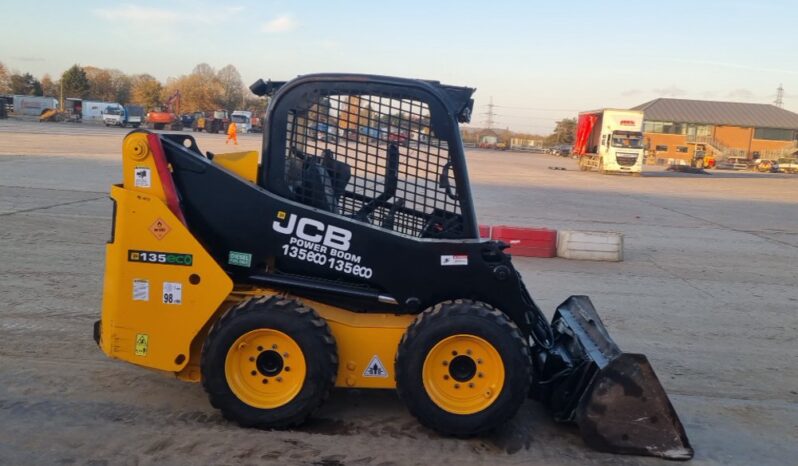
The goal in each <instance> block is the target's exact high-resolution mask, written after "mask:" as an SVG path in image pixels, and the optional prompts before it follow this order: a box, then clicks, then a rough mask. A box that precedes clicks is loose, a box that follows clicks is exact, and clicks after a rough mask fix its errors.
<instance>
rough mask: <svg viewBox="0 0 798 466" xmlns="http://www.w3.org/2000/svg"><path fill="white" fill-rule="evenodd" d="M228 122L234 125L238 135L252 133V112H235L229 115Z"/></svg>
mask: <svg viewBox="0 0 798 466" xmlns="http://www.w3.org/2000/svg"><path fill="white" fill-rule="evenodd" d="M230 121H232V122H233V123H235V124H236V129H237V130H238V132H239V133H249V132H252V112H248V111H246V110H236V111H234V112H233V113H232V114H231V115H230Z"/></svg>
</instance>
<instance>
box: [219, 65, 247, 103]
mask: <svg viewBox="0 0 798 466" xmlns="http://www.w3.org/2000/svg"><path fill="white" fill-rule="evenodd" d="M216 77H217V79H218V80H219V83H220V84H221V85H222V95H221V102H220V103H221V105H222V107H224V108H225V109H227V111H229V112H232V111H233V110H235V109H236V108H241V107H242V106H243V105H244V83H243V82H242V81H241V74H239V72H238V70H237V69H236V67H235V66H233V65H227V66H225V67H224V68H222V69H220V70H219V72H218V73H217V74H216Z"/></svg>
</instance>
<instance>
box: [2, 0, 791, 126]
mask: <svg viewBox="0 0 798 466" xmlns="http://www.w3.org/2000/svg"><path fill="white" fill-rule="evenodd" d="M3 4H4V5H3V8H2V11H3V12H2V14H0V62H3V63H5V65H6V66H7V67H8V68H10V69H11V70H14V71H19V72H30V73H32V74H33V75H35V76H37V77H41V76H42V75H43V74H44V73H49V74H51V75H52V76H59V75H60V74H61V73H62V72H63V71H64V70H65V69H67V68H68V67H69V66H71V65H72V64H74V63H78V64H80V65H84V66H85V65H92V66H97V67H100V68H116V69H119V70H121V71H123V72H125V73H128V74H137V73H149V74H151V75H153V76H155V77H156V78H158V79H160V80H162V81H165V80H166V79H167V78H168V77H176V76H180V75H183V74H188V73H190V72H191V70H192V68H193V67H194V66H195V65H197V64H198V63H203V62H204V63H208V64H210V65H211V66H213V67H214V68H216V69H218V68H221V67H223V66H225V65H227V64H233V65H234V66H235V67H236V68H238V70H239V71H240V73H241V75H242V77H243V80H244V82H245V83H246V84H249V83H251V82H254V81H255V80H256V79H258V78H264V79H266V78H271V79H273V80H287V79H290V78H292V77H294V76H297V75H300V74H307V73H316V72H356V73H370V74H385V75H396V76H403V77H412V78H422V79H433V80H438V81H442V82H444V83H446V84H454V85H462V86H469V87H475V88H476V89H477V92H476V93H475V95H474V98H475V101H476V102H475V111H474V114H475V115H474V117H473V120H472V124H473V125H475V126H484V125H485V121H486V118H487V116H486V113H487V112H488V107H487V105H488V103H489V102H490V101H491V99H492V101H493V104H494V105H495V107H494V114H495V116H494V121H495V126H496V127H499V128H510V129H512V130H515V131H523V132H531V133H540V134H547V133H549V132H551V130H552V129H553V127H554V122H555V121H556V120H558V119H561V118H565V117H572V116H575V115H576V113H578V112H579V111H582V110H592V109H596V108H601V107H621V108H625V107H631V106H634V105H638V104H641V103H643V102H646V101H649V100H651V99H655V98H658V97H677V98H691V99H710V100H725V101H738V102H755V103H772V102H773V101H774V99H775V97H776V89H777V88H778V86H779V85H780V84H783V87H784V95H785V97H784V108H786V109H788V110H791V111H796V112H798V60H796V51H795V48H796V45H798V29H797V28H795V22H794V19H795V18H796V17H798V2H792V1H781V2H776V1H769V0H763V1H756V2H753V1H749V0H745V1H735V0H727V1H710V0H705V1H700V0H694V1H681V0H675V1H667V2H662V1H661V2H630V1H603V2H602V1H566V0H560V1H550V2H534V1H520V2H515V1H506V2H504V1H481V2H476V1H457V2H443V1H439V2H435V1H431V0H426V1H416V0H401V1H393V2H386V1H370V2H365V1H350V2H344V1H335V0H326V1H287V0H260V1H236V0H232V1H218V0H217V1H204V0H202V1H197V0H195V1H188V0H173V1H168V0H160V1H146V0H139V1H136V2H125V1H119V2H116V1H115V2H111V1H75V2H64V1H30V2H24V1H22V0H15V1H9V0H4V1H3Z"/></svg>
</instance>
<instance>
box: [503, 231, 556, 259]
mask: <svg viewBox="0 0 798 466" xmlns="http://www.w3.org/2000/svg"><path fill="white" fill-rule="evenodd" d="M491 236H492V238H493V239H494V240H496V241H504V242H505V243H507V244H509V245H510V247H509V248H508V249H507V250H506V252H508V253H509V254H512V255H515V256H521V257H556V256H557V231H556V230H549V229H548V228H522V227H511V226H507V225H497V226H495V227H493V231H492V235H491Z"/></svg>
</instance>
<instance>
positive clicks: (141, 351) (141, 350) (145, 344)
mask: <svg viewBox="0 0 798 466" xmlns="http://www.w3.org/2000/svg"><path fill="white" fill-rule="evenodd" d="M149 347H150V336H149V335H147V334H146V333H139V334H136V348H135V352H136V356H146V355H147V350H148V349H149Z"/></svg>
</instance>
